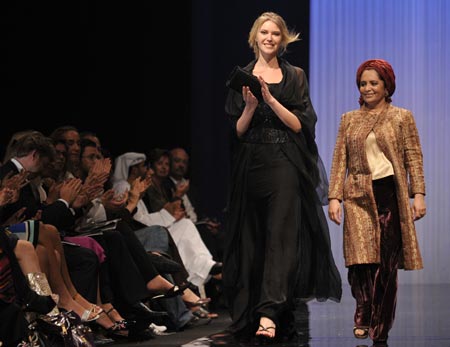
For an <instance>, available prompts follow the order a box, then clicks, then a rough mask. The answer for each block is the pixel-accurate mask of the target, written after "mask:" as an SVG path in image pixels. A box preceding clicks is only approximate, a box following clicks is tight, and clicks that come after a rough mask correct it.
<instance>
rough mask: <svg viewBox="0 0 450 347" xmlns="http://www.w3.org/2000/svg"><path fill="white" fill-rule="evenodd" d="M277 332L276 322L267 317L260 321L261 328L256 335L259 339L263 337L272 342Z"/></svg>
mask: <svg viewBox="0 0 450 347" xmlns="http://www.w3.org/2000/svg"><path fill="white" fill-rule="evenodd" d="M275 332H276V325H275V323H274V321H273V320H271V319H270V318H267V317H261V319H260V320H259V327H258V330H257V331H256V334H255V335H256V336H257V337H263V338H267V339H270V340H272V339H274V338H275Z"/></svg>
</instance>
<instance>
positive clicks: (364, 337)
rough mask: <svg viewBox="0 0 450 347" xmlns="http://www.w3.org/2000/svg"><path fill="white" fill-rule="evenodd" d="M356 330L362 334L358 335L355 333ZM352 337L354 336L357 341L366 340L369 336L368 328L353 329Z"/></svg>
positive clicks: (355, 327)
mask: <svg viewBox="0 0 450 347" xmlns="http://www.w3.org/2000/svg"><path fill="white" fill-rule="evenodd" d="M357 330H361V331H362V332H363V333H362V334H358V333H356V331H357ZM353 336H355V337H356V338H357V339H367V337H368V336H369V327H357V326H354V327H353Z"/></svg>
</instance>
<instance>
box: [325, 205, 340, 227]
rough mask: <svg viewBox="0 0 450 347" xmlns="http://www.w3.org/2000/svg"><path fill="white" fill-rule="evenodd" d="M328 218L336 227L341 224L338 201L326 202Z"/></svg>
mask: <svg viewBox="0 0 450 347" xmlns="http://www.w3.org/2000/svg"><path fill="white" fill-rule="evenodd" d="M328 216H329V217H330V219H331V220H332V221H333V222H335V223H336V224H337V225H340V224H341V220H342V209H341V202H340V201H339V200H338V199H330V201H329V202H328Z"/></svg>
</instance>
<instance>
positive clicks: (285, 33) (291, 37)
mask: <svg viewBox="0 0 450 347" xmlns="http://www.w3.org/2000/svg"><path fill="white" fill-rule="evenodd" d="M268 20H270V21H271V22H273V23H275V24H276V25H277V26H278V27H279V28H280V31H281V43H280V50H279V52H278V55H282V54H283V53H285V52H286V48H287V46H288V44H290V43H292V42H295V41H299V40H300V38H299V36H300V34H299V33H296V32H294V31H292V30H289V29H288V27H287V25H286V22H285V21H284V19H283V17H281V16H280V15H279V14H277V13H275V12H264V13H262V14H261V15H260V16H259V17H258V18H256V20H255V22H254V23H253V26H252V28H251V30H250V33H249V34H248V44H249V46H250V48H252V49H253V52H254V53H255V57H256V58H258V57H259V49H258V45H257V43H256V35H257V34H258V32H259V29H260V28H261V26H262V25H263V24H264V23H265V22H267V21H268Z"/></svg>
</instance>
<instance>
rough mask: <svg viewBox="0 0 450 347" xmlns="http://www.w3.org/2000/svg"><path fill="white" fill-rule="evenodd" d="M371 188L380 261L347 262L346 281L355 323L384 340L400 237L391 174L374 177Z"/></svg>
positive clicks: (390, 315) (393, 301) (391, 313)
mask: <svg viewBox="0 0 450 347" xmlns="http://www.w3.org/2000/svg"><path fill="white" fill-rule="evenodd" d="M373 190H374V194H375V201H376V203H377V209H378V216H379V223H380V227H381V245H380V247H381V249H380V252H381V254H380V257H381V262H380V264H358V265H352V266H350V267H349V268H348V281H349V283H350V286H351V291H352V295H353V297H354V298H355V300H356V310H355V317H354V320H355V326H357V327H368V328H369V336H370V338H371V339H372V340H387V338H388V333H389V330H390V329H391V328H392V325H393V323H394V318H395V308H396V303H397V288H398V282H397V270H398V264H399V259H400V254H401V249H402V237H401V231H400V219H399V212H398V203H397V197H396V194H395V183H394V179H393V176H388V177H385V178H382V179H379V180H374V181H373Z"/></svg>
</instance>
